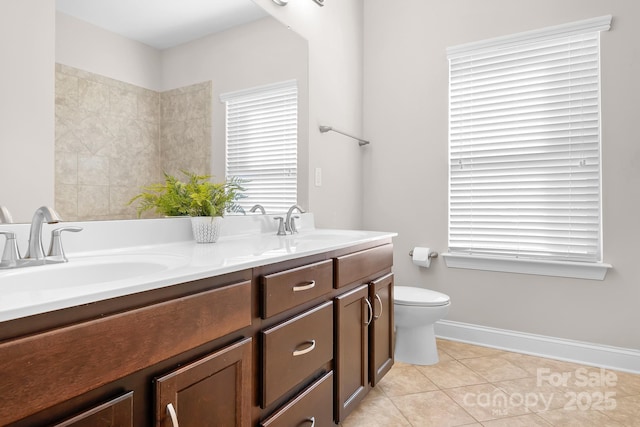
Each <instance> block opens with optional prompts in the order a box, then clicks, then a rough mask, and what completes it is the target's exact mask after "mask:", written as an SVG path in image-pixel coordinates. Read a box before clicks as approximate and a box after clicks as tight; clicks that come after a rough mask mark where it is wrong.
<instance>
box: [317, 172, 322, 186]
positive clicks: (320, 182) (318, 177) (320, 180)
mask: <svg viewBox="0 0 640 427" xmlns="http://www.w3.org/2000/svg"><path fill="white" fill-rule="evenodd" d="M316 187H322V168H316Z"/></svg>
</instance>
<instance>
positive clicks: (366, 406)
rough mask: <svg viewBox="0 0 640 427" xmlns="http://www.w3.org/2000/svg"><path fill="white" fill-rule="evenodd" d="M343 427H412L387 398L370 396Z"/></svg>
mask: <svg viewBox="0 0 640 427" xmlns="http://www.w3.org/2000/svg"><path fill="white" fill-rule="evenodd" d="M340 425H341V426H342V427H404V426H410V424H409V422H408V421H407V419H406V418H405V417H404V416H403V415H402V413H400V411H399V410H398V408H396V407H395V405H394V404H393V403H392V402H391V400H389V399H388V398H386V397H375V398H370V396H369V395H367V397H366V398H365V399H364V400H363V401H362V402H361V403H360V405H358V407H357V408H356V409H355V410H354V411H353V412H352V413H351V414H349V416H348V417H347V418H346V419H345V420H344V421H343V422H342V423H341V424H340Z"/></svg>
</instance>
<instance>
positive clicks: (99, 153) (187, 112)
mask: <svg viewBox="0 0 640 427" xmlns="http://www.w3.org/2000/svg"><path fill="white" fill-rule="evenodd" d="M55 114H56V121H55V123H56V141H55V163H56V164H55V191H56V194H55V206H56V209H57V210H58V212H59V213H60V215H61V216H62V218H64V219H65V220H69V221H71V220H75V221H82V220H104V219H129V218H135V217H137V214H136V210H135V207H134V206H128V205H127V202H128V201H129V200H130V199H131V198H132V197H133V196H135V195H136V194H138V193H139V192H140V189H141V187H143V186H145V185H149V184H151V183H154V182H159V181H161V180H162V179H163V177H162V172H163V171H166V172H168V173H177V171H179V170H180V169H186V170H189V171H194V172H198V173H209V171H210V167H209V164H210V153H211V147H210V145H211V123H210V122H211V82H207V83H202V84H197V85H194V86H189V87H186V88H181V89H176V90H172V91H168V92H165V93H159V92H155V91H152V90H148V89H144V88H141V87H137V86H134V85H131V84H128V83H124V82H120V81H117V80H113V79H110V78H106V77H103V76H100V75H97V74H93V73H89V72H86V71H82V70H78V69H75V68H72V67H68V66H65V65H61V64H56V108H55ZM150 215H152V214H150ZM147 216H148V215H147Z"/></svg>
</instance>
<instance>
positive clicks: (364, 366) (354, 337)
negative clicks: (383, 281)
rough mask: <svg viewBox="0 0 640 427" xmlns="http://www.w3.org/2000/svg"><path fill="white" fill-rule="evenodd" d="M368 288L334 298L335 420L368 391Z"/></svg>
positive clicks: (369, 315) (343, 416) (370, 311)
mask: <svg viewBox="0 0 640 427" xmlns="http://www.w3.org/2000/svg"><path fill="white" fill-rule="evenodd" d="M368 297H369V287H368V285H362V286H359V287H357V288H356V289H353V290H352V291H349V292H346V293H344V294H342V295H339V296H338V297H336V301H335V306H336V307H335V316H336V347H335V364H336V384H337V385H336V408H335V410H336V420H338V421H343V420H344V419H345V418H346V416H347V415H348V414H349V413H350V412H351V411H352V410H353V408H355V407H356V406H357V405H358V404H359V403H360V402H361V401H362V399H364V397H365V395H366V394H367V392H368V383H369V370H368V363H369V359H368V352H369V332H368V325H369V322H370V321H371V319H372V310H371V304H370V303H369V299H368Z"/></svg>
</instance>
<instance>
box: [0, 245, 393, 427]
mask: <svg viewBox="0 0 640 427" xmlns="http://www.w3.org/2000/svg"><path fill="white" fill-rule="evenodd" d="M389 243H390V240H387V241H385V242H383V243H382V244H381V243H380V242H377V241H376V242H369V243H363V244H361V245H359V246H357V247H347V248H341V249H336V250H334V251H330V252H326V253H318V254H313V255H310V256H309V257H306V258H300V259H290V260H286V261H283V262H279V263H276V264H271V265H264V266H258V267H254V268H252V269H248V270H242V271H236V272H231V273H228V274H225V275H221V276H215V277H210V278H206V279H201V280H196V281H193V282H187V283H182V284H177V285H174V286H167V287H162V288H158V289H154V290H150V291H147V292H140V293H137V294H131V295H127V296H123V297H119V298H115V299H111V300H105V301H99V302H96V303H94V304H87V305H83V306H78V307H72V308H69V309H64V310H61V311H59V312H51V313H43V314H42V315H38V316H35V317H31V318H25V319H16V320H14V321H11V322H10V323H4V324H2V326H4V328H0V395H1V396H2V401H3V404H2V405H0V424H2V425H3V426H4V425H7V426H10V427H44V426H52V425H54V426H56V427H129V426H133V425H135V426H136V427H172V426H174V425H180V427H190V426H197V427H209V426H229V427H231V426H237V427H245V426H262V427H280V426H300V427H302V426H306V425H309V426H314V427H325V426H331V425H334V423H336V422H340V421H342V420H344V418H345V417H346V416H347V415H348V414H349V413H350V412H351V411H352V410H353V409H354V408H355V407H356V406H357V405H358V403H359V402H360V401H361V400H362V399H363V398H364V397H365V395H366V394H367V393H368V392H369V390H370V389H371V387H373V386H375V385H376V384H377V383H378V382H379V381H380V379H381V378H382V376H383V375H385V374H386V372H387V371H388V370H389V369H390V368H391V365H392V364H393V275H392V274H391V266H392V264H393V250H392V246H391V244H389ZM116 396H118V397H116ZM114 397H116V398H114ZM61 420H64V421H61ZM55 422H57V423H58V424H53V423H55Z"/></svg>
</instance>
